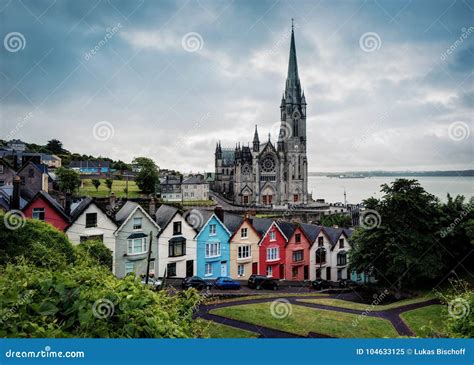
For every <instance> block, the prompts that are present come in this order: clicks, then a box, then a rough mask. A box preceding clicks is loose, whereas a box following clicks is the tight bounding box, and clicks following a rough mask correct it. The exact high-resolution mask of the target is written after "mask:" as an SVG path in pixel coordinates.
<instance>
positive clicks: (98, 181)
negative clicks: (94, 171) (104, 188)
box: [92, 179, 100, 191]
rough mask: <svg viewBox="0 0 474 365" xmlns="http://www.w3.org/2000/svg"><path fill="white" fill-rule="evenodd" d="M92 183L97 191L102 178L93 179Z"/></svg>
mask: <svg viewBox="0 0 474 365" xmlns="http://www.w3.org/2000/svg"><path fill="white" fill-rule="evenodd" d="M92 185H94V187H95V190H96V191H99V186H100V180H99V179H92Z"/></svg>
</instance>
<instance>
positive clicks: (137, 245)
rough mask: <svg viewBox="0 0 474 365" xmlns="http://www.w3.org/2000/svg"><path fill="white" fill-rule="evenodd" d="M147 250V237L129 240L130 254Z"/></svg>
mask: <svg viewBox="0 0 474 365" xmlns="http://www.w3.org/2000/svg"><path fill="white" fill-rule="evenodd" d="M145 252H147V244H146V237H143V238H134V239H132V240H128V252H127V253H128V254H129V255H137V254H140V253H145Z"/></svg>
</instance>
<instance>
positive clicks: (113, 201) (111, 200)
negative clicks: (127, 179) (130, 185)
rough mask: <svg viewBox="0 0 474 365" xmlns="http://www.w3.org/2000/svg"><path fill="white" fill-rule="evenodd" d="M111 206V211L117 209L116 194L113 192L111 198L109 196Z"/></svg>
mask: <svg viewBox="0 0 474 365" xmlns="http://www.w3.org/2000/svg"><path fill="white" fill-rule="evenodd" d="M109 205H110V209H114V207H115V193H114V192H113V191H112V193H110V196H109Z"/></svg>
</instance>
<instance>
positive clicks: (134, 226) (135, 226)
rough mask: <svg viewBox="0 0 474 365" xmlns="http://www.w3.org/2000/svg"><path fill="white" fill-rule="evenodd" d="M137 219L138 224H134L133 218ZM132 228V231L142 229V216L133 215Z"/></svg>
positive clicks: (133, 219)
mask: <svg viewBox="0 0 474 365" xmlns="http://www.w3.org/2000/svg"><path fill="white" fill-rule="evenodd" d="M137 219H139V220H140V226H138V224H135V220H137ZM132 229H133V230H134V231H141V230H142V229H143V217H133V218H132Z"/></svg>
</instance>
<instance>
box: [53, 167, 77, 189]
mask: <svg viewBox="0 0 474 365" xmlns="http://www.w3.org/2000/svg"><path fill="white" fill-rule="evenodd" d="M56 176H57V178H58V185H59V190H61V191H62V192H64V193H71V194H73V193H74V192H76V190H77V189H79V186H81V178H80V176H79V173H77V172H76V171H74V170H72V169H67V168H65V167H60V168H59V169H58V170H57V171H56Z"/></svg>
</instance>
